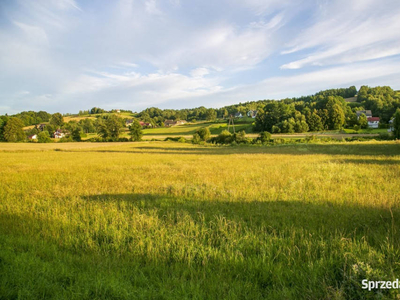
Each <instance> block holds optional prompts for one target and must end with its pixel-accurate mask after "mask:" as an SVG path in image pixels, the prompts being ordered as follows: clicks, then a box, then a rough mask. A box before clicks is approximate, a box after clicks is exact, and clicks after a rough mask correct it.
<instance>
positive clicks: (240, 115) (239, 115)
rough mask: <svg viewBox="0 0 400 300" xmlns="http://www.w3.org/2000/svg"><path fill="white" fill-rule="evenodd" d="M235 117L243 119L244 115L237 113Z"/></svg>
mask: <svg viewBox="0 0 400 300" xmlns="http://www.w3.org/2000/svg"><path fill="white" fill-rule="evenodd" d="M234 117H235V118H243V115H242V113H240V112H237V113H236V114H235V115H234Z"/></svg>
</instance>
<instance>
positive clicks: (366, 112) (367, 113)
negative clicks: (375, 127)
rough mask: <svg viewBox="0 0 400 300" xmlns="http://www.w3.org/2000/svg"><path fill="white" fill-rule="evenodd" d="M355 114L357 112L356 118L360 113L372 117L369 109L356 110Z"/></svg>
mask: <svg viewBox="0 0 400 300" xmlns="http://www.w3.org/2000/svg"><path fill="white" fill-rule="evenodd" d="M356 114H357V120H358V118H359V117H360V116H361V115H362V114H364V115H365V116H366V117H367V118H370V117H372V112H371V111H370V110H357V111H356Z"/></svg>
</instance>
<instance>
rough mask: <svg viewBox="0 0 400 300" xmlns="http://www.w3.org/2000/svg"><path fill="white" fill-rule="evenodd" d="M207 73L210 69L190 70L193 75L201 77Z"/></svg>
mask: <svg viewBox="0 0 400 300" xmlns="http://www.w3.org/2000/svg"><path fill="white" fill-rule="evenodd" d="M208 74H210V71H209V70H208V69H207V68H197V69H194V70H192V71H191V72H190V75H192V76H193V77H203V76H205V75H208Z"/></svg>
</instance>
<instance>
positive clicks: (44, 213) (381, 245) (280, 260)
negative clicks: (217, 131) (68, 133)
mask: <svg viewBox="0 0 400 300" xmlns="http://www.w3.org/2000/svg"><path fill="white" fill-rule="evenodd" d="M54 150H56V151H54ZM399 153H400V144H399V143H398V142H364V143H330V144H299V145H282V146H274V147H265V146H258V147H256V146H253V147H230V146H227V147H225V146H224V147H222V146H221V147H217V146H207V147H206V146H195V145H189V144H180V143H172V142H140V143H118V144H113V143H95V144H90V143H72V144H68V143H66V144H62V143H60V144H49V145H43V144H41V145H40V144H0V165H1V168H0V178H1V181H0V274H1V276H0V299H182V298H185V299H187V298H194V299H207V298H208V299H265V298H267V299H362V298H370V299H375V298H379V299H393V298H395V297H396V296H397V297H398V296H399V292H398V290H391V291H389V290H381V291H380V292H377V291H372V292H368V291H365V290H362V289H361V288H360V286H361V280H362V279H364V278H368V279H376V280H394V279H396V278H399V275H400V261H399V257H400V250H399V249H400V248H399V246H400V235H399V229H400V222H399V220H400V219H399V218H400V207H399V200H400V198H399V186H400V176H399V173H400V155H399Z"/></svg>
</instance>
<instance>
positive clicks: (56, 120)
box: [50, 113, 64, 128]
mask: <svg viewBox="0 0 400 300" xmlns="http://www.w3.org/2000/svg"><path fill="white" fill-rule="evenodd" d="M50 124H51V125H54V126H55V127H56V128H60V127H61V126H62V125H63V124H64V118H63V116H62V114H60V113H55V114H53V115H52V116H51V119H50Z"/></svg>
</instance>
